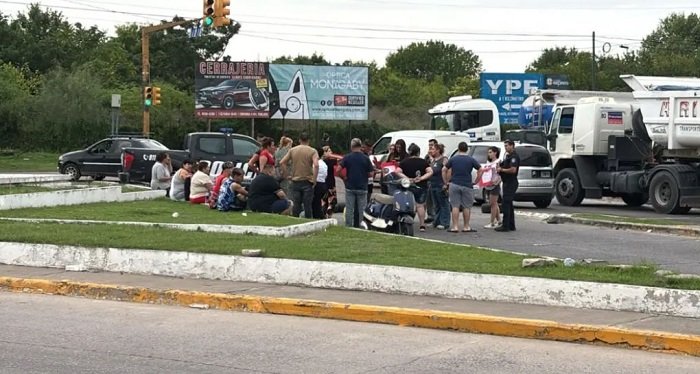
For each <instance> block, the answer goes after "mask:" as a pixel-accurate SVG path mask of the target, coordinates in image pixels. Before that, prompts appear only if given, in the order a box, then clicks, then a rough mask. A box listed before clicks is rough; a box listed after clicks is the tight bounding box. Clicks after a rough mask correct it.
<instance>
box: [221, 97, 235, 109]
mask: <svg viewBox="0 0 700 374" xmlns="http://www.w3.org/2000/svg"><path fill="white" fill-rule="evenodd" d="M235 105H236V102H235V101H234V100H233V96H226V97H224V101H223V107H224V109H233V107H234V106H235Z"/></svg>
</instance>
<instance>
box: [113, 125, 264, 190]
mask: <svg viewBox="0 0 700 374" xmlns="http://www.w3.org/2000/svg"><path fill="white" fill-rule="evenodd" d="M183 148H184V150H167V148H166V149H165V150H167V152H168V154H169V155H170V159H171V160H172V166H173V170H177V169H178V168H180V166H181V165H182V162H183V161H184V160H190V161H193V162H195V161H209V163H210V164H211V170H210V172H209V174H210V175H211V176H212V177H215V176H217V175H219V173H221V170H222V168H223V164H224V162H226V161H232V162H233V163H234V164H235V167H237V168H241V169H243V171H244V172H245V173H246V178H247V179H250V178H252V176H253V175H252V173H248V160H250V157H251V156H252V155H253V154H255V152H257V151H258V149H260V143H258V142H257V141H256V140H255V139H253V138H251V137H250V136H246V135H241V134H230V133H218V132H193V133H189V134H187V135H185V140H184V143H183ZM163 151H164V150H163V149H159V148H151V149H144V148H124V149H123V150H122V154H121V164H122V169H123V171H122V173H120V175H119V180H120V181H121V182H123V183H127V182H146V183H150V181H151V168H152V167H153V164H154V163H155V162H156V156H157V155H158V153H160V152H163Z"/></svg>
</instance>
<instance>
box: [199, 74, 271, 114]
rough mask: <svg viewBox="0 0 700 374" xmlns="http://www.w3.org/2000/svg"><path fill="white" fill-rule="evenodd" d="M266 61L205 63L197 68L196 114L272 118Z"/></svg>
mask: <svg viewBox="0 0 700 374" xmlns="http://www.w3.org/2000/svg"><path fill="white" fill-rule="evenodd" d="M268 69H269V64H268V63H267V62H230V61H202V62H200V63H198V64H197V66H196V68H195V79H194V84H195V115H196V116H197V117H200V118H269V117H270V96H269V93H270V84H269V79H268Z"/></svg>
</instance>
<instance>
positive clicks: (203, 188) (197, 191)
mask: <svg viewBox="0 0 700 374" xmlns="http://www.w3.org/2000/svg"><path fill="white" fill-rule="evenodd" d="M207 184H208V185H209V186H210V188H211V186H212V184H213V183H212V181H211V177H210V176H209V175H208V174H206V173H204V172H202V171H199V170H197V172H196V173H194V175H193V176H192V182H191V183H190V199H193V198H197V197H202V196H207V194H208V193H209V188H207Z"/></svg>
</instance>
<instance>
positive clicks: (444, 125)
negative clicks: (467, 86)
mask: <svg viewBox="0 0 700 374" xmlns="http://www.w3.org/2000/svg"><path fill="white" fill-rule="evenodd" d="M428 114H430V116H431V120H430V129H431V130H446V131H461V132H464V133H466V134H468V135H469V140H471V141H486V140H490V141H500V140H501V122H500V119H499V117H498V107H496V104H495V103H494V102H493V101H491V100H487V99H474V98H472V97H471V96H469V95H466V96H455V97H451V98H450V99H449V100H448V101H447V102H446V103H441V104H438V105H436V106H435V107H433V108H432V109H430V110H428Z"/></svg>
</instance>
